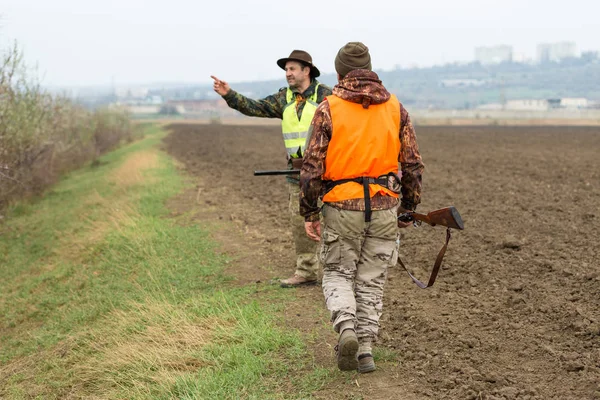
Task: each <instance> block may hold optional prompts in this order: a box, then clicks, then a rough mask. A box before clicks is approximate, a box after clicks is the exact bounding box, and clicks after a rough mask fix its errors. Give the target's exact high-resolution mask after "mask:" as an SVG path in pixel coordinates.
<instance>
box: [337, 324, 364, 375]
mask: <svg viewBox="0 0 600 400" xmlns="http://www.w3.org/2000/svg"><path fill="white" fill-rule="evenodd" d="M335 351H336V353H337V354H336V356H337V364H338V368H339V369H340V370H341V371H356V369H357V368H358V360H357V358H356V352H357V351H358V339H357V338H356V332H354V329H345V330H344V331H343V332H342V333H341V334H340V338H339V339H338V344H337V346H335Z"/></svg>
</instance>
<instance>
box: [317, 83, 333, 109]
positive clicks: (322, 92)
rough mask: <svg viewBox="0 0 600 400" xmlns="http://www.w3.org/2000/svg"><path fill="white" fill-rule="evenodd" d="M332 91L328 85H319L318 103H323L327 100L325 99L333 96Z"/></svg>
mask: <svg viewBox="0 0 600 400" xmlns="http://www.w3.org/2000/svg"><path fill="white" fill-rule="evenodd" d="M331 94H332V91H331V88H330V87H329V86H327V85H323V84H322V83H321V84H319V88H318V89H317V103H319V104H320V103H321V102H322V101H323V100H325V97H327V96H331Z"/></svg>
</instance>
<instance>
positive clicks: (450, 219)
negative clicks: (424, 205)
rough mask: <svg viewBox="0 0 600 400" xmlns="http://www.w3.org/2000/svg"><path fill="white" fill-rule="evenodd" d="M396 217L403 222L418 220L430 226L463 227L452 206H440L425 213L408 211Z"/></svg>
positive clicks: (458, 215)
mask: <svg viewBox="0 0 600 400" xmlns="http://www.w3.org/2000/svg"><path fill="white" fill-rule="evenodd" d="M398 219H399V220H400V221H403V222H410V221H420V222H425V223H426V224H429V225H431V226H436V225H441V226H445V227H447V228H453V229H460V230H463V229H465V226H464V224H463V220H462V218H461V216H460V214H459V213H458V210H457V209H456V208H454V207H452V206H450V207H445V208H440V209H439V210H435V211H431V212H429V213H427V214H419V213H416V212H413V211H409V212H406V213H403V214H400V215H398Z"/></svg>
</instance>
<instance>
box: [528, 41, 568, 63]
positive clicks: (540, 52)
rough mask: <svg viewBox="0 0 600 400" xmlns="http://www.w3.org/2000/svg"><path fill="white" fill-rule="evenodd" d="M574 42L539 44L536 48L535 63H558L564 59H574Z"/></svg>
mask: <svg viewBox="0 0 600 400" xmlns="http://www.w3.org/2000/svg"><path fill="white" fill-rule="evenodd" d="M576 55H577V46H576V45H575V42H559V43H541V44H538V46H537V62H539V63H544V62H559V61H561V60H563V59H565V58H572V57H576Z"/></svg>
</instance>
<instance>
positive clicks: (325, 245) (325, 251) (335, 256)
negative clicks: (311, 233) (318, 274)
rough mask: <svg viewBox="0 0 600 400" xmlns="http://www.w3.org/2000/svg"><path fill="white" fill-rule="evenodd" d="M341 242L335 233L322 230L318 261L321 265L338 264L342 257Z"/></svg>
mask: <svg viewBox="0 0 600 400" xmlns="http://www.w3.org/2000/svg"><path fill="white" fill-rule="evenodd" d="M341 246H342V244H341V243H340V236H339V235H338V234H336V233H331V232H328V231H324V232H323V234H322V235H321V249H320V251H319V261H320V262H321V263H322V264H323V265H327V264H339V263H340V261H341V258H342V247H341Z"/></svg>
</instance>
